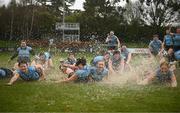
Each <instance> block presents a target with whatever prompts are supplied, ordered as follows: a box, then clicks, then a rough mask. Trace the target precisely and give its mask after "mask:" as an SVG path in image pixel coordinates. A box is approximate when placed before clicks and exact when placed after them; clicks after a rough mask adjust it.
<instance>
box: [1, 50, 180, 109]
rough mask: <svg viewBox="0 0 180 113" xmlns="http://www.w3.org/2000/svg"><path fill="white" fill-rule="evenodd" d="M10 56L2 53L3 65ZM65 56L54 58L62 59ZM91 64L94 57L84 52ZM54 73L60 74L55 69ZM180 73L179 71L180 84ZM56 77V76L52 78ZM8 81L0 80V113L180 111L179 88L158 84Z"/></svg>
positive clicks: (55, 59)
mask: <svg viewBox="0 0 180 113" xmlns="http://www.w3.org/2000/svg"><path fill="white" fill-rule="evenodd" d="M9 55H10V54H9V53H0V66H3V67H12V66H13V63H14V62H15V61H12V62H10V63H7V60H8V58H9ZM65 56H66V54H58V55H56V57H54V64H55V65H56V66H58V64H59V59H63V58H64V57H65ZM77 56H85V57H87V58H88V61H90V59H91V56H92V55H91V54H89V53H81V54H78V55H77ZM52 73H55V74H59V75H60V73H59V70H58V69H57V68H55V70H53V72H52ZM179 73H180V70H179V69H178V71H177V72H176V75H177V79H178V83H180V77H179V76H180V74H179ZM52 76H53V75H52ZM8 81H9V79H4V80H0V112H180V96H179V94H180V85H179V84H178V87H177V88H169V87H165V86H159V85H149V86H138V85H131V84H127V85H123V86H118V85H110V84H102V83H96V84H72V83H71V84H57V83H53V82H47V81H41V82H24V81H21V80H20V81H18V82H17V83H15V84H14V85H13V86H6V85H5V84H6V83H7V82H8Z"/></svg>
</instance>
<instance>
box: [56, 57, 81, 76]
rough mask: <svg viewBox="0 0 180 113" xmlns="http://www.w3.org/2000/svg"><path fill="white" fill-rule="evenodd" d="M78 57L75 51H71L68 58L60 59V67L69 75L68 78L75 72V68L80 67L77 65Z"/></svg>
mask: <svg viewBox="0 0 180 113" xmlns="http://www.w3.org/2000/svg"><path fill="white" fill-rule="evenodd" d="M76 61H77V60H76V58H75V55H74V53H69V56H68V58H67V60H65V61H60V66H59V69H60V70H61V71H62V72H63V73H64V74H67V75H68V78H69V77H70V76H72V75H73V74H74V72H75V70H77V69H78V67H77V66H76Z"/></svg>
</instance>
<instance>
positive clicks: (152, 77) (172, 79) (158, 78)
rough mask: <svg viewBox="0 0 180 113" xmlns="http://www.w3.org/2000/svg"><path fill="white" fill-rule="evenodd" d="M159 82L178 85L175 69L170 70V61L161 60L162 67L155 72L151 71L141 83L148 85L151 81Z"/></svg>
mask: <svg viewBox="0 0 180 113" xmlns="http://www.w3.org/2000/svg"><path fill="white" fill-rule="evenodd" d="M153 81H155V82H158V83H163V84H167V85H170V86H171V87H177V81H176V76H175V74H174V72H173V71H171V70H170V68H169V64H168V62H166V61H164V62H161V64H160V68H159V69H157V71H156V72H155V73H150V74H149V75H148V76H147V77H146V78H145V79H144V80H143V81H141V82H139V83H138V84H139V85H147V84H149V83H151V82H153Z"/></svg>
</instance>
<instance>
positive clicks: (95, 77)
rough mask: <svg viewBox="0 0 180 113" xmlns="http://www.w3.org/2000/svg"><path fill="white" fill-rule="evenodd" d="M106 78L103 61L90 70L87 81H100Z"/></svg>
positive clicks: (106, 70) (106, 73) (106, 71)
mask: <svg viewBox="0 0 180 113" xmlns="http://www.w3.org/2000/svg"><path fill="white" fill-rule="evenodd" d="M107 77H108V69H106V67H105V61H104V60H101V61H98V62H97V65H96V67H92V68H91V73H90V76H89V81H97V82H98V81H102V80H104V79H105V78H106V79H107Z"/></svg>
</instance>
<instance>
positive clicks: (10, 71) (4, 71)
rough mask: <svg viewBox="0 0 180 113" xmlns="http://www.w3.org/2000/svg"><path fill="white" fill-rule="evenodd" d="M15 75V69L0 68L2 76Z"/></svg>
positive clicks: (0, 75) (0, 76)
mask: <svg viewBox="0 0 180 113" xmlns="http://www.w3.org/2000/svg"><path fill="white" fill-rule="evenodd" d="M12 76H13V71H12V70H10V69H8V68H3V67H1V68H0V78H9V77H12Z"/></svg>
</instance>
